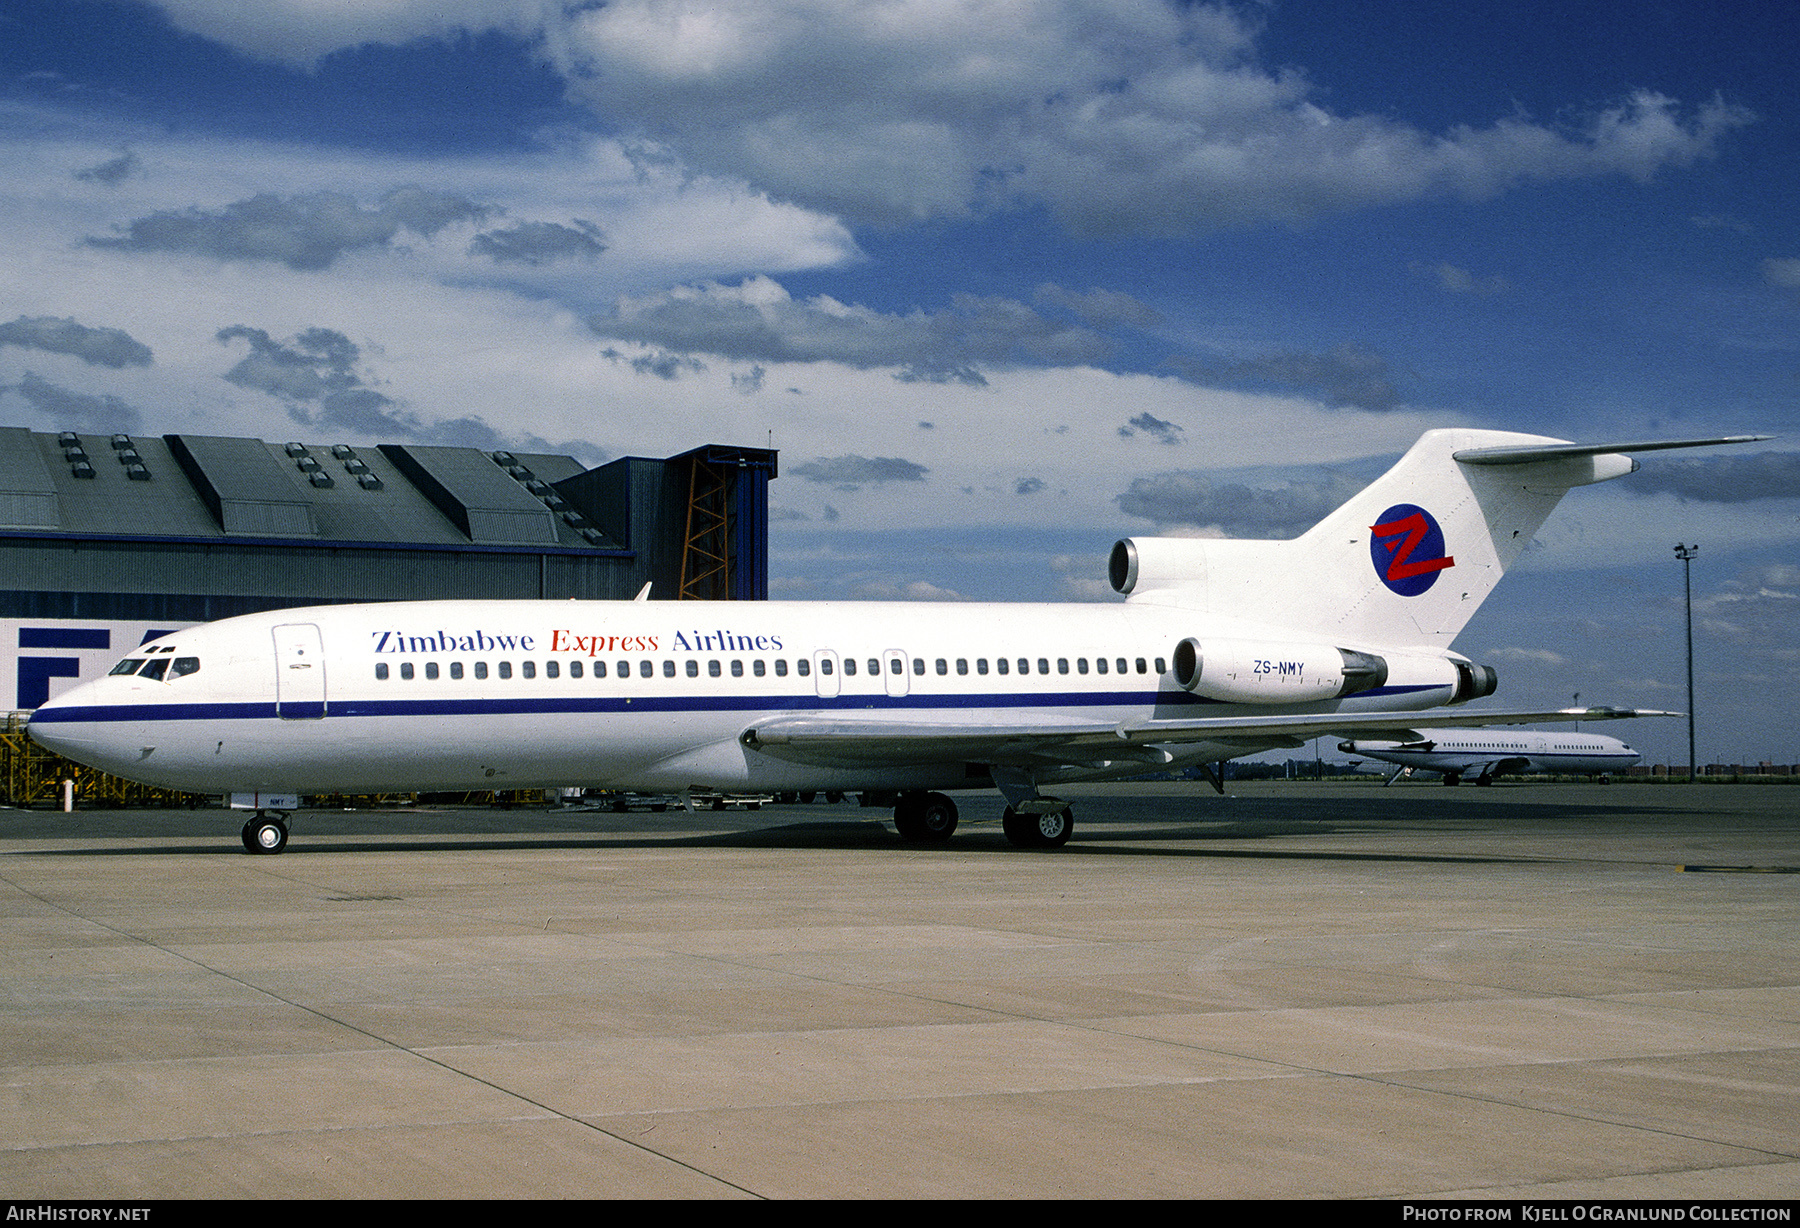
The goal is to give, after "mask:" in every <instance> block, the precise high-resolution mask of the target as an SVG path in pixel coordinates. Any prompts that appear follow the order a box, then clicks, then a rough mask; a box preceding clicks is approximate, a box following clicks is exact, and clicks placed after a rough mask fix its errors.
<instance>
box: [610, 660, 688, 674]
mask: <svg viewBox="0 0 1800 1228" xmlns="http://www.w3.org/2000/svg"><path fill="white" fill-rule="evenodd" d="M619 664H620V665H622V666H624V667H625V669H626V670H629V669H630V668H631V665H630V663H629V662H627V661H621V662H619ZM669 668H670V670H671V671H672V670H673V669H674V668H675V662H673V661H671V662H669ZM638 677H640V678H654V677H656V662H654V661H652V660H650V659H649V658H647V657H646V658H645V659H644V660H642V661H639V662H638Z"/></svg>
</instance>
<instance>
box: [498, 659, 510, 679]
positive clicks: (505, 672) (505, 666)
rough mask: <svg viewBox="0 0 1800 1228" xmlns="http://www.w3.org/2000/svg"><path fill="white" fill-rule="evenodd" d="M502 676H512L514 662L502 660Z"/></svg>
mask: <svg viewBox="0 0 1800 1228" xmlns="http://www.w3.org/2000/svg"><path fill="white" fill-rule="evenodd" d="M500 677H502V678H510V677H512V662H511V661H502V662H500Z"/></svg>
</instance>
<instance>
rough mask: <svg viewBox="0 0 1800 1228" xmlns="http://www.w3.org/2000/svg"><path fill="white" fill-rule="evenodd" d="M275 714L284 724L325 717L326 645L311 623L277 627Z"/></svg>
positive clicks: (287, 624)
mask: <svg viewBox="0 0 1800 1228" xmlns="http://www.w3.org/2000/svg"><path fill="white" fill-rule="evenodd" d="M275 714H276V715H277V716H279V717H280V718H281V719H282V720H284V721H316V720H319V719H321V718H322V717H324V715H325V646H324V644H323V643H322V642H321V641H320V639H319V628H318V627H317V626H315V625H314V624H312V623H283V624H281V625H280V626H279V627H276V628H275Z"/></svg>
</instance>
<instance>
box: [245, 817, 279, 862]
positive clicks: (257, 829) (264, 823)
mask: <svg viewBox="0 0 1800 1228" xmlns="http://www.w3.org/2000/svg"><path fill="white" fill-rule="evenodd" d="M287 842H288V829H287V816H286V815H285V814H282V813H281V812H280V811H279V810H258V811H257V812H256V817H255V818H253V819H251V820H250V821H249V822H248V823H246V824H244V848H245V850H246V851H248V852H251V853H279V852H280V851H281V850H282V849H284V848H286V847H287Z"/></svg>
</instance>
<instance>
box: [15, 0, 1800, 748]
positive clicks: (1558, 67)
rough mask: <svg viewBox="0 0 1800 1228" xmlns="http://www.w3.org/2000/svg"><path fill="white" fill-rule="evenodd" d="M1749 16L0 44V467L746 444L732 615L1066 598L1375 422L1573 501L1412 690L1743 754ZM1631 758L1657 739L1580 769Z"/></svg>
mask: <svg viewBox="0 0 1800 1228" xmlns="http://www.w3.org/2000/svg"><path fill="white" fill-rule="evenodd" d="M1796 63H1800V17H1796V16H1795V15H1794V14H1792V13H1787V12H1786V11H1785V10H1783V9H1782V8H1781V7H1780V6H1772V5H1769V4H1766V3H1755V4H1737V3H1725V4H1723V5H1721V4H1720V3H1719V2H1718V0H1708V2H1707V3H1704V4H1702V3H1699V2H1697V0H1696V2H1693V3H1689V2H1687V0H1667V2H1663V3H1652V4H1645V3H1642V2H1641V0H1636V2H1632V3H1624V2H1622V0H1620V2H1609V0H1594V2H1591V3H1584V4H1578V5H1568V4H1530V3H1525V4H1521V3H1518V2H1517V0H1506V2H1504V3H1502V2H1500V0H1456V2H1455V3H1451V2H1450V0H1437V2H1431V3H1427V2H1425V0H1389V2H1386V3H1381V2H1376V3H1370V4H1363V5H1344V4H1331V5H1326V4H1319V3H1300V2H1297V0H1283V2H1281V3H1274V4H1256V3H1242V4H1229V5H1220V4H1200V3H1189V4H1184V3H1177V2H1175V0H881V2H879V3H857V2H854V0H714V2H710V3H702V2H700V0H693V2H677V0H666V2H665V0H612V2H610V3H599V2H596V0H581V2H561V0H261V2H260V3H256V4H244V3H243V0H230V2H227V0H158V2H150V0H0V158H3V159H4V165H5V166H6V167H7V173H6V175H5V176H4V177H3V178H0V205H3V207H4V220H0V235H4V238H5V243H6V254H5V258H4V259H0V422H3V423H5V424H8V425H21V426H28V427H31V428H33V429H36V430H56V429H68V428H73V429H77V430H85V431H107V432H111V431H120V430H122V431H128V432H133V433H162V432H174V431H189V432H207V433H216V434H237V435H254V436H261V437H265V438H271V439H288V438H303V439H307V440H309V441H318V442H336V441H348V442H353V443H360V442H375V441H391V440H405V439H412V440H421V441H427V442H443V443H458V444H471V445H476V446H517V447H525V448H533V449H544V448H554V449H556V450H558V451H565V452H568V453H569V454H571V455H574V456H576V457H578V458H580V459H582V460H584V461H586V462H589V463H596V462H599V461H601V460H604V459H608V458H611V457H615V456H621V455H629V454H640V455H667V454H669V453H672V452H677V451H681V450H684V449H686V448H689V447H692V446H695V445H697V444H700V443H705V442H714V441H716V442H723V443H742V444H751V445H760V446H769V445H773V446H774V447H776V448H779V449H780V450H781V452H782V458H783V476H782V478H781V480H780V481H779V482H778V483H777V484H776V485H775V487H774V488H773V490H774V495H773V501H774V503H775V504H776V508H775V515H776V517H777V521H776V525H775V532H774V545H773V549H774V560H773V564H774V566H773V571H774V580H773V583H772V588H773V590H774V591H775V593H776V594H777V595H781V596H793V597H816V598H830V597H842V596H852V597H856V596H861V597H883V598H886V597H894V598H907V599H920V600H930V599H937V600H956V599H958V598H967V599H1006V598H1019V599H1028V600H1080V599H1096V600H1098V599H1104V597H1105V591H1106V590H1105V585H1104V580H1103V571H1104V567H1103V559H1104V554H1105V551H1106V549H1107V547H1108V546H1109V545H1110V544H1111V542H1112V541H1113V540H1114V539H1115V538H1116V537H1119V536H1123V535H1126V534H1132V533H1137V534H1144V533H1158V532H1173V533H1211V534H1224V535H1227V536H1234V537H1282V536H1291V535H1293V534H1295V533H1298V532H1300V531H1301V530H1303V529H1304V528H1306V527H1307V526H1308V525H1309V524H1310V523H1312V521H1314V520H1316V519H1317V518H1318V517H1319V516H1320V515H1321V514H1322V513H1323V512H1324V511H1325V510H1326V509H1328V508H1329V507H1330V506H1332V505H1333V504H1335V503H1336V502H1338V501H1339V500H1341V499H1342V498H1343V497H1344V496H1345V494H1346V493H1347V492H1349V491H1352V490H1354V489H1356V488H1357V487H1358V486H1359V485H1360V484H1361V483H1363V482H1365V481H1367V480H1368V479H1369V478H1370V477H1371V476H1373V475H1374V474H1376V473H1378V472H1379V471H1380V470H1381V469H1382V468H1383V467H1385V464H1386V463H1387V461H1388V460H1390V459H1391V458H1392V457H1393V456H1394V455H1395V454H1397V453H1398V452H1400V451H1402V450H1403V449H1404V448H1405V447H1406V446H1407V445H1408V444H1409V443H1410V442H1411V441H1412V439H1413V438H1414V437H1415V436H1416V435H1417V434H1418V433H1419V432H1420V431H1421V430H1423V429H1426V428H1428V427H1431V426H1441V425H1472V426H1483V427H1495V428H1504V429H1521V430H1528V431H1534V432H1540V433H1545V434H1551V435H1557V436H1561V437H1566V438H1573V439H1581V440H1604V439H1612V438H1627V439H1639V438H1656V437H1673V436H1687V435H1711V434H1737V433H1769V434H1775V435H1778V436H1780V437H1779V438H1777V439H1775V440H1773V441H1771V442H1770V443H1768V444H1758V445H1752V446H1751V447H1748V448H1740V449H1736V450H1732V451H1726V450H1720V451H1718V452H1712V453H1701V454H1682V455H1681V456H1680V458H1679V459H1676V458H1668V457H1664V458H1654V459H1648V460H1647V461H1646V465H1645V470H1644V472H1642V473H1640V474H1638V475H1636V476H1635V477H1634V478H1630V479H1626V480H1625V481H1621V482H1617V483H1613V484H1610V485H1609V486H1606V487H1600V488H1592V489H1587V490H1582V491H1577V492H1576V493H1575V494H1574V495H1572V496H1571V498H1570V499H1569V500H1568V501H1567V502H1566V503H1565V504H1564V506H1563V509H1562V510H1561V511H1560V512H1559V514H1558V516H1557V517H1556V518H1555V519H1554V520H1553V521H1552V523H1551V525H1550V526H1548V527H1547V528H1546V530H1545V532H1544V533H1543V534H1542V536H1541V540H1540V543H1539V545H1538V548H1536V549H1534V550H1532V551H1531V552H1530V553H1529V554H1528V555H1527V556H1526V560H1525V563H1524V564H1523V565H1522V567H1521V568H1520V570H1519V571H1518V572H1517V573H1516V574H1515V575H1514V576H1513V577H1512V578H1511V579H1509V581H1508V582H1507V583H1506V584H1505V585H1502V587H1501V589H1500V592H1499V593H1498V594H1497V595H1496V596H1495V597H1494V598H1493V599H1492V600H1491V601H1490V603H1489V605H1488V607H1487V608H1486V609H1484V610H1483V612H1482V614H1481V615H1480V616H1479V617H1478V618H1477V620H1476V621H1475V622H1474V623H1473V624H1472V625H1471V626H1470V628H1469V629H1468V630H1467V631H1466V632H1465V633H1464V635H1463V637H1462V639H1461V640H1460V641H1459V643H1458V646H1459V647H1460V648H1462V649H1463V650H1464V651H1466V652H1468V653H1470V654H1471V655H1473V656H1475V657H1476V658H1477V659H1478V660H1485V661H1489V662H1491V663H1492V664H1494V665H1496V666H1497V667H1498V668H1499V669H1500V670H1501V674H1502V679H1503V689H1502V696H1501V697H1502V698H1503V699H1504V700H1505V701H1507V702H1508V703H1518V704H1538V703H1560V702H1565V701H1567V700H1568V698H1569V697H1570V695H1571V694H1573V693H1574V692H1576V691H1579V692H1581V694H1582V699H1583V702H1589V701H1594V702H1610V703H1627V704H1637V705H1642V706H1653V707H1680V706H1682V704H1683V702H1684V701H1683V695H1682V687H1683V676H1682V668H1683V667H1682V658H1681V624H1680V604H1679V596H1680V570H1679V566H1678V565H1677V564H1676V563H1675V562H1674V558H1673V553H1672V550H1671V547H1672V545H1673V544H1674V543H1675V542H1676V541H1678V540H1679V541H1695V540H1698V541H1699V542H1700V543H1701V547H1702V549H1701V554H1700V556H1699V559H1698V561H1697V562H1696V565H1695V576H1694V580H1695V592H1696V599H1697V612H1696V616H1697V619H1698V629H1697V650H1698V653H1699V657H1700V663H1701V664H1700V672H1701V678H1702V694H1701V704H1700V707H1701V711H1702V713H1703V715H1704V718H1705V719H1704V720H1703V723H1702V726H1701V756H1702V758H1703V759H1722V760H1726V761H1731V760H1745V761H1754V760H1758V759H1764V758H1769V759H1776V760H1780V761H1786V762H1795V761H1797V760H1800V722H1796V720H1795V719H1794V716H1793V714H1792V703H1791V699H1790V697H1791V696H1793V695H1794V694H1796V693H1797V692H1800V451H1797V450H1796V449H1800V434H1797V433H1796V432H1795V427H1796V425H1797V424H1800V210H1797V209H1796V208H1795V203H1796V202H1800V157H1797V156H1796V154H1797V153H1800V77H1796V75H1795V73H1794V67H1793V66H1794V65H1795V64H1796ZM1629 736H1630V737H1631V738H1632V740H1633V741H1634V743H1635V744H1638V745H1640V746H1642V747H1644V748H1645V749H1647V750H1648V751H1650V752H1651V753H1652V754H1653V755H1654V756H1656V757H1658V758H1669V757H1672V756H1673V757H1681V756H1685V731H1684V730H1682V729H1678V728H1676V725H1675V723H1674V722H1670V723H1668V724H1667V725H1666V726H1665V727H1662V728H1656V729H1645V728H1643V727H1641V726H1640V727H1636V728H1633V729H1631V730H1630V731H1629Z"/></svg>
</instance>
